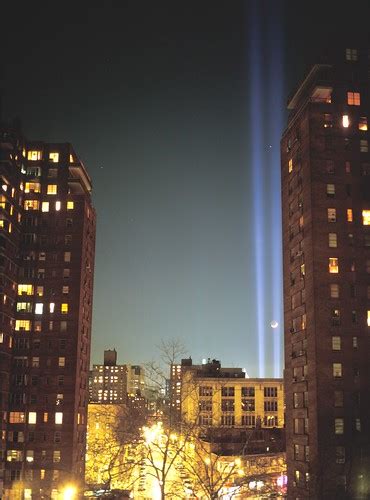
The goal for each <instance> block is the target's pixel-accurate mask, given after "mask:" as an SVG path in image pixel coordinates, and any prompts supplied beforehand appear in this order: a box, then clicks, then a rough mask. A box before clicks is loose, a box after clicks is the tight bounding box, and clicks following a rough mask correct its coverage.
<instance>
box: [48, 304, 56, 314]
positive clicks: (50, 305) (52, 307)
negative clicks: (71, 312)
mask: <svg viewBox="0 0 370 500" xmlns="http://www.w3.org/2000/svg"><path fill="white" fill-rule="evenodd" d="M54 310H55V303H54V302H50V304H49V311H50V312H51V313H53V312H54Z"/></svg>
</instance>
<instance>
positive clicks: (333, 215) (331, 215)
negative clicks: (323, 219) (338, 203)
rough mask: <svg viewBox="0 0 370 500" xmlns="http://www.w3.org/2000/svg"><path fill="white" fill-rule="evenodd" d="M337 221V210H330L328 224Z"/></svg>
mask: <svg viewBox="0 0 370 500" xmlns="http://www.w3.org/2000/svg"><path fill="white" fill-rule="evenodd" d="M336 221H337V211H336V209H335V208H328V222H336Z"/></svg>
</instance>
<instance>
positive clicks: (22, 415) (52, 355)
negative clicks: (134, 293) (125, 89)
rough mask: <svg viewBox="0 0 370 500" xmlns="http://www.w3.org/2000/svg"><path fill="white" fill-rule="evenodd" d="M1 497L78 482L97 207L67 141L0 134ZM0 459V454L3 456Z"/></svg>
mask: <svg viewBox="0 0 370 500" xmlns="http://www.w3.org/2000/svg"><path fill="white" fill-rule="evenodd" d="M0 177H1V183H0V191H1V194H0V281H1V283H0V287H1V288H0V294H1V300H0V315H1V323H2V324H1V332H0V374H1V379H0V387H1V398H0V405H1V408H0V411H1V418H0V421H1V424H0V425H1V426H2V431H3V432H2V438H3V439H2V441H1V447H2V452H3V453H2V454H0V457H3V462H2V465H1V466H0V470H1V469H3V470H2V477H3V490H4V491H3V497H4V498H18V496H17V495H18V494H19V495H20V496H19V498H25V499H28V498H32V499H37V498H57V495H58V494H60V492H61V491H62V490H63V488H65V487H66V486H67V484H69V483H70V482H73V483H74V484H75V485H76V486H77V487H78V485H79V484H81V482H83V477H84V457H85V435H86V424H87V403H88V380H87V379H88V369H89V358H90V339H91V314H92V296H93V270H94V248H95V211H94V209H93V206H92V203H91V181H90V178H89V176H88V174H87V172H86V169H85V167H84V165H83V164H82V162H81V161H80V160H79V158H78V157H77V154H76V152H75V151H74V150H73V148H72V146H71V145H70V144H46V143H43V142H28V141H26V140H24V139H23V138H22V136H21V135H20V134H19V133H18V132H17V131H14V130H11V129H10V128H9V127H2V129H1V133H0ZM0 460H1V458H0Z"/></svg>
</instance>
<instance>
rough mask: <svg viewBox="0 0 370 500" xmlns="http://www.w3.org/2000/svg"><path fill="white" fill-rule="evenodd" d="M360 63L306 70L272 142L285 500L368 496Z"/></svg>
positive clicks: (368, 208)
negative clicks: (277, 178)
mask: <svg viewBox="0 0 370 500" xmlns="http://www.w3.org/2000/svg"><path fill="white" fill-rule="evenodd" d="M368 56H369V54H368V51H362V50H357V49H353V48H352V49H344V50H343V51H342V52H341V53H340V54H338V55H337V56H335V57H334V58H333V59H332V60H331V61H330V63H327V62H326V63H323V64H316V65H315V66H313V67H312V69H311V70H310V72H309V73H308V75H307V76H306V78H305V79H304V80H303V82H302V83H301V85H300V86H299V88H298V90H297V91H296V92H295V93H294V94H293V95H292V96H291V98H290V99H289V101H288V108H289V110H290V116H289V120H288V126H287V128H286V130H285V132H284V134H283V137H282V141H281V160H282V161H281V168H282V174H281V175H282V209H283V258H284V315H285V334H284V335H285V390H286V434H287V465H288V478H289V480H288V489H289V498H292V499H296V498H310V499H316V498H320V499H321V498H336V497H337V498H344V497H345V498H369V495H370V477H369V471H370V363H369V359H370V343H369V333H370V330H369V328H370V157H369V133H368V120H369V116H370V101H369V58H368Z"/></svg>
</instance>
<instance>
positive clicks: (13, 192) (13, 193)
mask: <svg viewBox="0 0 370 500" xmlns="http://www.w3.org/2000/svg"><path fill="white" fill-rule="evenodd" d="M14 195H15V188H12V198H14Z"/></svg>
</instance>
